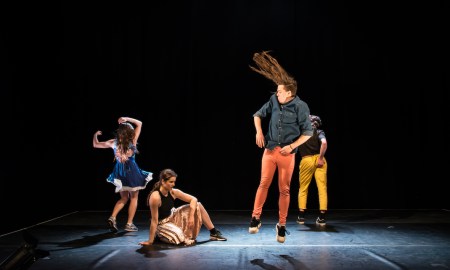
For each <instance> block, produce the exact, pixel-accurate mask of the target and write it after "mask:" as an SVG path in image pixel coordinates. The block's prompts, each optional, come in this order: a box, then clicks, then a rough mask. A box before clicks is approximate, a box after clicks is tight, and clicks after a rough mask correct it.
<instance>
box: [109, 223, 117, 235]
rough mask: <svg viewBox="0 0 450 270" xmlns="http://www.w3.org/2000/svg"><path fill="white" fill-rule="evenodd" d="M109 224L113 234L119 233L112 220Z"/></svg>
mask: <svg viewBox="0 0 450 270" xmlns="http://www.w3.org/2000/svg"><path fill="white" fill-rule="evenodd" d="M108 224H109V230H110V231H111V232H113V233H116V232H118V231H119V229H117V227H116V226H114V223H113V222H112V221H111V220H108Z"/></svg>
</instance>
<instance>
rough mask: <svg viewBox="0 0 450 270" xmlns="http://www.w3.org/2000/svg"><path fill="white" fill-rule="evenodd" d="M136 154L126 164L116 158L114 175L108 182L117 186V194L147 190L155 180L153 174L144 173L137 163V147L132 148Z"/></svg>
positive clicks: (112, 174)
mask: <svg viewBox="0 0 450 270" xmlns="http://www.w3.org/2000/svg"><path fill="white" fill-rule="evenodd" d="M130 148H131V149H132V150H133V152H134V154H133V155H132V156H131V157H129V158H128V160H127V161H125V162H124V163H122V162H120V160H118V158H116V164H115V165H114V169H113V171H112V173H111V174H110V175H109V176H108V178H106V181H108V182H109V183H111V184H113V185H115V186H116V193H117V192H120V191H136V190H141V189H145V187H146V186H147V184H148V183H149V182H150V181H151V180H152V179H153V173H152V172H148V171H144V170H142V169H141V168H139V165H138V164H137V163H136V159H135V158H136V154H135V153H136V147H135V146H134V145H133V146H131V147H130ZM113 150H114V156H116V150H117V147H116V145H114V148H113Z"/></svg>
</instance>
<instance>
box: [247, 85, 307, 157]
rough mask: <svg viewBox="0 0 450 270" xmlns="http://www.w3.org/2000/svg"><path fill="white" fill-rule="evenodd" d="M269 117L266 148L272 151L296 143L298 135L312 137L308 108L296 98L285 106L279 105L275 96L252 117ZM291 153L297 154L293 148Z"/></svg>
mask: <svg viewBox="0 0 450 270" xmlns="http://www.w3.org/2000/svg"><path fill="white" fill-rule="evenodd" d="M269 114H270V115H271V116H270V122H269V130H268V132H267V133H266V135H265V136H264V137H265V140H266V148H268V149H270V150H273V149H274V148H275V147H276V146H280V147H284V146H286V145H289V144H291V143H293V142H294V141H296V140H297V139H298V138H299V137H300V135H307V136H312V135H313V128H312V125H311V121H310V120H309V114H310V113H309V107H308V104H306V102H304V101H302V100H301V99H300V98H299V97H298V96H295V98H294V99H293V100H291V101H289V102H288V103H286V104H280V103H279V102H278V99H277V95H276V94H273V95H272V96H271V97H270V100H269V101H268V102H266V103H265V104H264V105H263V106H262V107H261V109H259V110H258V111H257V112H256V113H255V114H253V117H255V116H257V117H259V118H261V119H262V118H265V117H266V116H267V115H269ZM292 153H297V148H295V149H294V150H293V151H292Z"/></svg>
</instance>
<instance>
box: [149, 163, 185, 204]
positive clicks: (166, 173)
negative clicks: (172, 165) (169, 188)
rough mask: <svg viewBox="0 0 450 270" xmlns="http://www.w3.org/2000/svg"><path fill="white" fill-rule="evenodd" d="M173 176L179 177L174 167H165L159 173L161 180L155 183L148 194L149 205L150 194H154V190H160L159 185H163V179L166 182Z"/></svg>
mask: <svg viewBox="0 0 450 270" xmlns="http://www.w3.org/2000/svg"><path fill="white" fill-rule="evenodd" d="M172 177H178V175H177V173H176V172H175V171H174V170H172V169H164V170H162V171H161V172H160V173H159V180H158V182H156V183H155V184H154V185H153V188H152V190H151V191H150V193H149V194H148V197H147V205H149V200H150V195H152V193H153V191H155V190H159V187H160V186H161V183H162V181H164V182H166V181H168V180H169V179H170V178H172Z"/></svg>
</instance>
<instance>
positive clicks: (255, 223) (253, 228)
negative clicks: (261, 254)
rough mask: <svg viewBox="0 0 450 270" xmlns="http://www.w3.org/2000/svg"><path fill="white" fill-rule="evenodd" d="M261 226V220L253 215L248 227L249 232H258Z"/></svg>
mask: <svg viewBox="0 0 450 270" xmlns="http://www.w3.org/2000/svg"><path fill="white" fill-rule="evenodd" d="M259 227H261V220H260V219H256V217H252V221H251V222H250V227H249V228H248V232H249V233H257V232H258V231H259Z"/></svg>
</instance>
